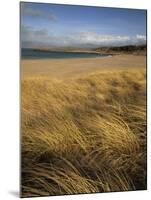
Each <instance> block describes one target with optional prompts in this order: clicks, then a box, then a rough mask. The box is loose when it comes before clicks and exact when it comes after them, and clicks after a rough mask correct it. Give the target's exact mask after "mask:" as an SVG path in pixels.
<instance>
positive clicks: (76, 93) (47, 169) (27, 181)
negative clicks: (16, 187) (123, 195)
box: [21, 70, 147, 197]
mask: <svg viewBox="0 0 151 200" xmlns="http://www.w3.org/2000/svg"><path fill="white" fill-rule="evenodd" d="M21 106H22V125H21V129H22V136H21V145H22V166H21V167H22V180H21V184H22V186H21V196H22V197H30V196H41V195H63V194H78V193H95V192H111V191H128V190H141V189H146V187H147V186H146V73H145V70H130V71H117V72H97V73H94V74H91V75H87V76H85V77H83V78H73V79H66V80H57V79H54V80H52V79H50V78H49V77H42V76H41V77H31V78H26V79H24V80H23V81H22V105H21Z"/></svg>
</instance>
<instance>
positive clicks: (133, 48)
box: [94, 45, 147, 54]
mask: <svg viewBox="0 0 151 200" xmlns="http://www.w3.org/2000/svg"><path fill="white" fill-rule="evenodd" d="M94 50H95V51H97V52H102V53H113V54H114V53H133V54H146V52H147V45H139V46H137V45H127V46H119V47H100V48H95V49H94Z"/></svg>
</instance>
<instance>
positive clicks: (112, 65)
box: [21, 55, 146, 79]
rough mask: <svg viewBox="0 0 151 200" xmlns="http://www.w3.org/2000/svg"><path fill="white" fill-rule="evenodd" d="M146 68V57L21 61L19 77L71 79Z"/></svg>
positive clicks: (124, 56)
mask: <svg viewBox="0 0 151 200" xmlns="http://www.w3.org/2000/svg"><path fill="white" fill-rule="evenodd" d="M145 67H146V56H143V55H114V56H112V57H104V58H76V59H75V58H71V59H39V60H22V61H21V77H22V78H23V79H24V78H26V77H29V76H30V77H31V76H50V77H53V78H61V79H66V78H72V77H75V76H85V75H87V74H89V73H92V72H96V71H100V70H101V71H102V70H103V71H111V70H117V69H118V70H119V69H121V70H123V69H124V70H127V69H128V70H133V69H140V68H145Z"/></svg>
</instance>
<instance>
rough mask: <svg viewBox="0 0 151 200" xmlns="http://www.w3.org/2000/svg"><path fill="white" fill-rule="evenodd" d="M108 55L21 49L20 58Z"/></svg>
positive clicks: (66, 57) (94, 56)
mask: <svg viewBox="0 0 151 200" xmlns="http://www.w3.org/2000/svg"><path fill="white" fill-rule="evenodd" d="M107 56H109V55H103V54H97V53H82V52H78V53H77V52H61V51H59V52H58V51H44V50H35V49H21V58H22V59H62V58H65V59H68V58H96V57H107Z"/></svg>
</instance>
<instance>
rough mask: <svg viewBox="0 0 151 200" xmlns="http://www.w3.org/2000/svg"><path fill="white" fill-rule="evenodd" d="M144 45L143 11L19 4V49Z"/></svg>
mask: <svg viewBox="0 0 151 200" xmlns="http://www.w3.org/2000/svg"><path fill="white" fill-rule="evenodd" d="M145 43H146V11H145V10H137V9H121V8H103V7H92V6H91V7H90V6H72V5H59V4H47V3H25V2H22V3H21V47H22V48H32V47H78V48H95V47H104V46H124V45H141V44H145Z"/></svg>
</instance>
